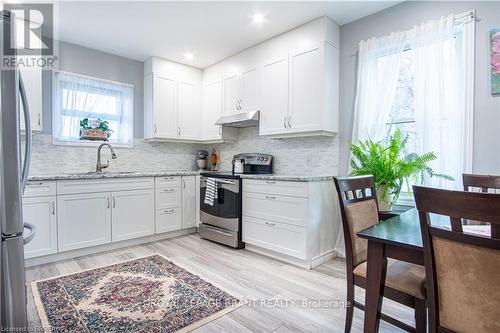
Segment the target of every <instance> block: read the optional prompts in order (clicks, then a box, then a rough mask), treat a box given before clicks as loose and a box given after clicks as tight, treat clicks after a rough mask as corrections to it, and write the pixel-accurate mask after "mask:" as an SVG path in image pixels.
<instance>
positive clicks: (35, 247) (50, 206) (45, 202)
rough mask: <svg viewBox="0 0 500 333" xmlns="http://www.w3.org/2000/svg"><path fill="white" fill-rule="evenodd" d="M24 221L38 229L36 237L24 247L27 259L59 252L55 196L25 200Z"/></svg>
mask: <svg viewBox="0 0 500 333" xmlns="http://www.w3.org/2000/svg"><path fill="white" fill-rule="evenodd" d="M23 220H24V221H25V222H27V223H30V224H33V225H34V226H35V228H36V235H35V237H34V238H33V240H32V241H31V242H29V243H28V244H26V245H25V246H24V257H25V258H34V257H39V256H44V255H48V254H52V253H56V252H57V219H56V197H55V196H49V197H34V198H23Z"/></svg>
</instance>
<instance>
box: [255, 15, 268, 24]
mask: <svg viewBox="0 0 500 333" xmlns="http://www.w3.org/2000/svg"><path fill="white" fill-rule="evenodd" d="M265 20H266V17H265V16H264V15H263V14H253V15H252V21H253V23H255V24H262V23H264V21H265Z"/></svg>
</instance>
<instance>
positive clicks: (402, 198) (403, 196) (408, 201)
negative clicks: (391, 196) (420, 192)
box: [394, 192, 415, 207]
mask: <svg viewBox="0 0 500 333" xmlns="http://www.w3.org/2000/svg"><path fill="white" fill-rule="evenodd" d="M394 204H395V205H398V206H406V207H415V198H414V197H413V193H411V192H410V193H408V192H401V193H400V195H399V198H398V200H397V201H396V202H395V203H394Z"/></svg>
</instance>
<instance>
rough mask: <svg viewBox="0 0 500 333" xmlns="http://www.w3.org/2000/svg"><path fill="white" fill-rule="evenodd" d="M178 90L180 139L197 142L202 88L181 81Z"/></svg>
mask: <svg viewBox="0 0 500 333" xmlns="http://www.w3.org/2000/svg"><path fill="white" fill-rule="evenodd" d="M177 89H178V94H177V101H178V107H177V117H178V121H179V123H178V125H179V128H178V136H179V139H186V140H196V139H198V135H199V133H200V126H199V125H200V122H199V119H200V86H199V85H197V84H194V83H189V82H183V81H179V82H178V86H177Z"/></svg>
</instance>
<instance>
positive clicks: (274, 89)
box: [260, 54, 288, 135]
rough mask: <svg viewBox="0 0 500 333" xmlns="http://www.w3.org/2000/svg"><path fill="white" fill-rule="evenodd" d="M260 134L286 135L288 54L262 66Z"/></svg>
mask: <svg viewBox="0 0 500 333" xmlns="http://www.w3.org/2000/svg"><path fill="white" fill-rule="evenodd" d="M260 111H261V113H260V134H261V135H272V134H283V133H287V123H286V121H287V119H286V118H287V115H288V54H286V55H285V56H283V57H279V58H276V59H272V60H269V61H266V62H264V65H263V66H262V108H261V110H260Z"/></svg>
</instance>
